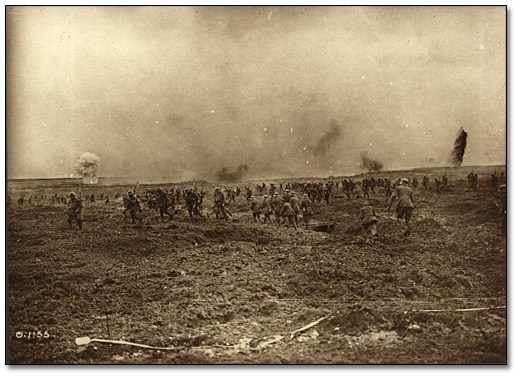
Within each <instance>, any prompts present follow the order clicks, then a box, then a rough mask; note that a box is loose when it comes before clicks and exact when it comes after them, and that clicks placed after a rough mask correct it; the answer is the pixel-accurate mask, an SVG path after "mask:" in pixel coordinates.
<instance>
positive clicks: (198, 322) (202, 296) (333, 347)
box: [7, 184, 506, 363]
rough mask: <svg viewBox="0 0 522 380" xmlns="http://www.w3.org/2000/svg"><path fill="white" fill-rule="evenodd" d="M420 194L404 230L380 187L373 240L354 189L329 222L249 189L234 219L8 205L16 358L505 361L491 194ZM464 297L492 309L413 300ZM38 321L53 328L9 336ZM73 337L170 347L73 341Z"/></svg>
mask: <svg viewBox="0 0 522 380" xmlns="http://www.w3.org/2000/svg"><path fill="white" fill-rule="evenodd" d="M207 190H209V191H207V194H210V193H211V187H210V185H209V187H208V189H207ZM415 195H416V200H417V202H416V209H415V212H414V218H413V223H412V226H413V232H412V235H411V236H410V237H407V238H402V237H401V235H400V227H399V226H398V225H397V221H396V220H395V218H394V216H393V214H392V213H389V212H387V211H385V207H386V200H385V199H384V196H383V195H382V194H376V195H375V196H376V197H377V201H376V205H375V209H376V210H377V212H378V214H379V220H380V222H379V223H378V227H379V233H380V236H379V237H378V239H377V241H375V242H374V243H372V244H371V245H368V244H365V243H364V239H362V238H361V236H360V235H361V229H360V223H359V220H358V217H357V216H358V210H359V208H360V207H361V204H362V201H361V200H360V199H354V200H352V201H347V200H346V199H344V198H337V197H333V198H332V199H331V203H330V204H329V205H325V204H321V205H320V206H318V207H317V209H316V211H317V214H316V215H315V216H314V221H315V222H316V223H321V222H325V223H326V222H328V223H332V222H333V223H335V225H336V227H335V229H334V231H333V233H331V234H328V233H321V232H315V231H303V230H299V231H294V230H293V229H290V228H287V227H276V226H270V225H261V224H255V223H253V222H252V221H251V219H252V217H251V215H250V214H249V213H248V206H247V205H246V200H245V199H244V196H243V195H242V196H241V197H240V198H239V199H238V205H233V204H232V205H230V210H231V211H232V213H233V214H234V220H233V221H232V222H229V223H227V222H222V221H216V220H214V219H210V220H207V221H199V220H194V221H191V220H190V219H189V218H188V215H187V213H186V212H185V211H183V212H181V213H177V214H176V215H175V217H174V220H173V221H167V220H166V221H164V222H162V221H161V220H159V219H158V217H157V216H156V215H154V213H153V212H152V211H151V210H146V211H145V213H146V215H147V218H146V220H145V221H144V223H143V224H142V225H138V226H133V225H131V224H130V223H129V220H123V219H122V216H121V210H120V209H119V208H118V206H117V205H109V206H105V204H104V203H103V202H99V203H95V204H94V205H90V204H89V205H88V204H86V210H85V231H84V232H83V233H80V232H79V231H77V230H73V231H69V230H68V228H67V223H66V219H65V214H64V208H63V207H61V206H49V205H46V206H38V205H32V206H31V205H27V206H10V207H9V209H8V232H7V238H8V295H9V329H10V331H9V334H10V339H9V344H10V362H12V363H484V362H487V363H504V362H505V361H506V312H505V309H504V308H502V307H503V306H505V305H506V297H505V296H506V289H505V286H506V251H505V237H504V236H503V233H502V231H501V222H502V220H501V216H500V215H499V212H498V207H497V206H496V204H497V203H498V196H497V194H496V193H495V192H493V191H491V190H489V189H487V187H486V185H485V184H484V186H482V187H481V188H480V189H479V191H477V192H474V191H472V190H470V189H467V188H465V187H464V186H463V185H459V186H456V187H455V186H452V187H450V188H449V189H447V190H446V192H445V193H444V194H443V195H442V196H441V197H437V196H436V195H435V194H434V193H433V191H432V190H431V191H427V192H425V191H423V190H417V191H416V193H415ZM494 307H497V308H494ZM470 308H491V309H487V310H476V311H467V312H461V311H433V312H426V311H418V310H454V309H470ZM322 317H326V318H325V319H323V320H321V321H320V322H319V323H318V324H317V325H315V326H313V327H311V328H309V329H307V330H305V331H303V332H300V333H296V334H295V336H293V337H292V339H290V336H291V333H292V331H295V330H297V329H298V328H300V327H303V326H305V325H308V324H309V323H311V322H314V321H317V320H319V319H320V318H322ZM107 322H108V323H107ZM33 330H39V331H42V332H43V331H48V333H49V338H40V339H39V338H33V339H27V338H16V336H15V333H16V332H17V331H33ZM81 336H89V337H91V338H105V339H122V340H127V341H132V342H138V343H144V344H148V345H153V346H162V347H167V346H172V347H177V349H176V350H172V351H156V350H149V349H140V348H136V347H129V346H118V345H108V344H102V343H94V342H93V343H91V344H89V345H87V346H77V345H76V344H75V338H77V337H81ZM270 340H274V342H272V343H269V344H267V342H269V341H270Z"/></svg>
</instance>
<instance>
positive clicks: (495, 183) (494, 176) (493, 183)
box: [491, 173, 498, 189]
mask: <svg viewBox="0 0 522 380" xmlns="http://www.w3.org/2000/svg"><path fill="white" fill-rule="evenodd" d="M497 186H498V177H497V173H493V174H491V187H493V188H494V189H496V188H497Z"/></svg>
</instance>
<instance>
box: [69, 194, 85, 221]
mask: <svg viewBox="0 0 522 380" xmlns="http://www.w3.org/2000/svg"><path fill="white" fill-rule="evenodd" d="M67 214H68V217H67V222H68V223H69V229H72V223H73V220H75V221H76V224H77V225H78V227H80V230H81V229H82V222H83V205H82V200H81V199H79V198H76V194H75V193H74V192H72V191H71V192H70V193H69V201H68V202H67Z"/></svg>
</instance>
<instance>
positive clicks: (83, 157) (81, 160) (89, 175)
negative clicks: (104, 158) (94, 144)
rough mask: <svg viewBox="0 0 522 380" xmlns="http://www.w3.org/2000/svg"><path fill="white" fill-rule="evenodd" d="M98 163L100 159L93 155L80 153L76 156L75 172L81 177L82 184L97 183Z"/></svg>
mask: <svg viewBox="0 0 522 380" xmlns="http://www.w3.org/2000/svg"><path fill="white" fill-rule="evenodd" d="M99 162H100V158H99V157H98V156H97V155H95V154H94V153H89V152H85V153H82V152H80V153H79V154H78V159H77V160H76V171H77V172H78V174H80V175H81V176H82V177H83V183H84V184H95V183H98V177H97V176H96V171H97V170H98V164H99Z"/></svg>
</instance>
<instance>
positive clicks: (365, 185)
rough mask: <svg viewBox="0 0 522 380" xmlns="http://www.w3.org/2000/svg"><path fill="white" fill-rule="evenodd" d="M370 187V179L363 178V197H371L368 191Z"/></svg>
mask: <svg viewBox="0 0 522 380" xmlns="http://www.w3.org/2000/svg"><path fill="white" fill-rule="evenodd" d="M369 187H370V184H369V182H368V180H367V179H366V178H363V180H362V185H361V190H362V191H363V199H364V198H366V197H368V199H370V194H369V193H368V189H369Z"/></svg>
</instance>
